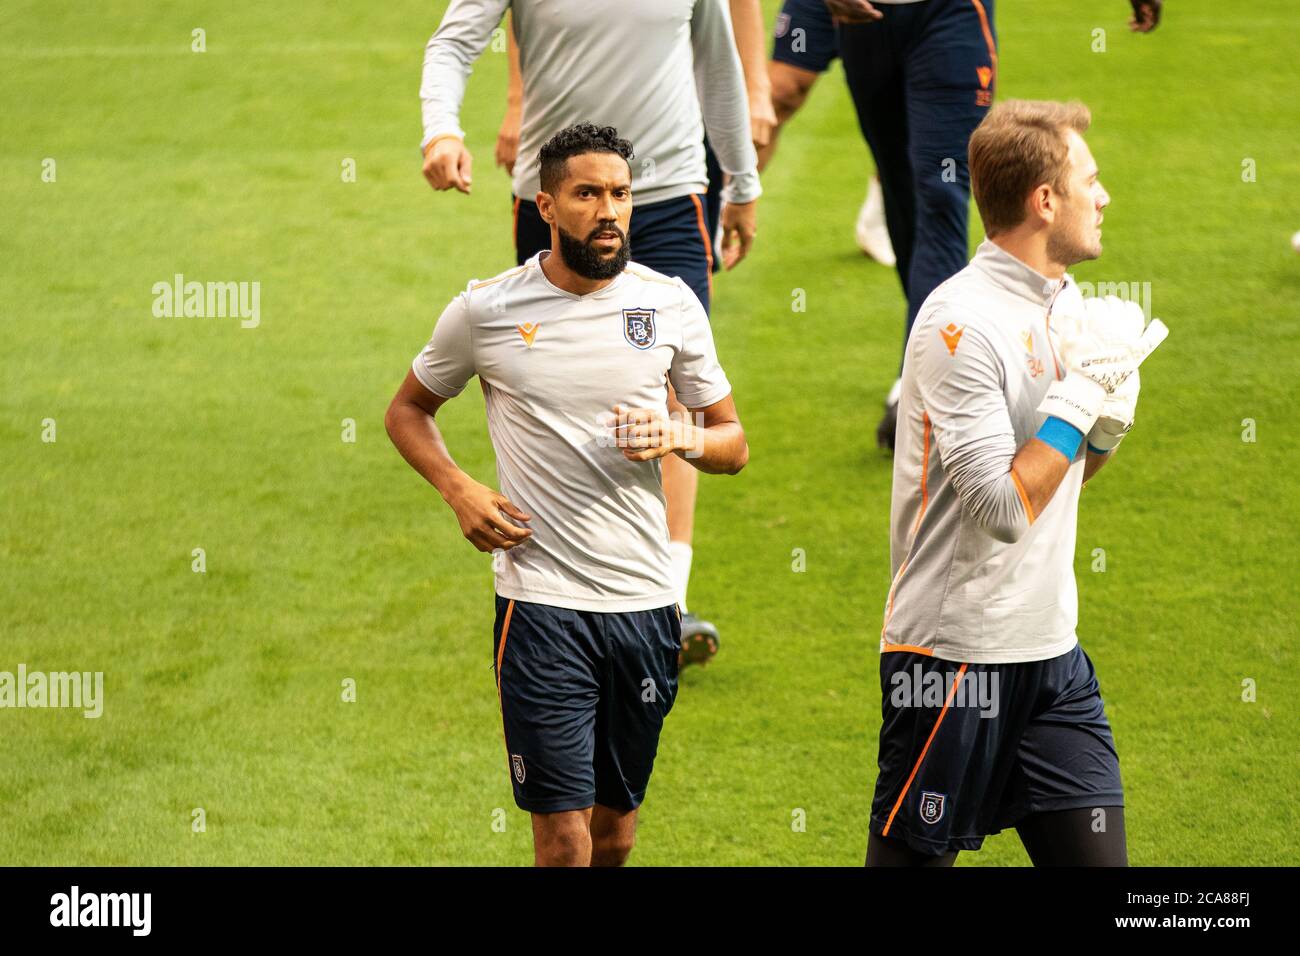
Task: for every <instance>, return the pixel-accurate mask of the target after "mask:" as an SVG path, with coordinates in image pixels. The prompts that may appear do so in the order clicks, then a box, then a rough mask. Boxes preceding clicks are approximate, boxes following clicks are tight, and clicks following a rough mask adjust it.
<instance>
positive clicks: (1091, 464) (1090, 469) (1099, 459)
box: [1083, 448, 1115, 482]
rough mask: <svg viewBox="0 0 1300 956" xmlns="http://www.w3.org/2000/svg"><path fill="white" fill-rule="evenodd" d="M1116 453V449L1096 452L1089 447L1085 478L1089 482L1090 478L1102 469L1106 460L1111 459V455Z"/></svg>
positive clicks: (1084, 470)
mask: <svg viewBox="0 0 1300 956" xmlns="http://www.w3.org/2000/svg"><path fill="white" fill-rule="evenodd" d="M1114 453H1115V451H1114V449H1111V450H1110V451H1104V452H1095V451H1093V450H1092V449H1091V448H1089V449H1088V457H1087V460H1086V461H1085V462H1084V465H1083V480H1084V481H1085V482H1087V481H1088V479H1089V478H1091V477H1092V476H1093V475H1095V474H1096V473H1097V472H1099V471H1101V469H1102V466H1103V465H1105V464H1106V462H1108V461H1110V456H1111V455H1113V454H1114Z"/></svg>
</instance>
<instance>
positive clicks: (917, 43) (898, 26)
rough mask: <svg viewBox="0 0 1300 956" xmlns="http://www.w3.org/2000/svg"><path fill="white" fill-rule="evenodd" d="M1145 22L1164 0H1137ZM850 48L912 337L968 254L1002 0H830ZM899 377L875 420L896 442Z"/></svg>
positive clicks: (852, 80) (852, 77) (845, 51)
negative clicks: (997, 5)
mask: <svg viewBox="0 0 1300 956" xmlns="http://www.w3.org/2000/svg"><path fill="white" fill-rule="evenodd" d="M1131 3H1132V6H1133V11H1134V19H1133V20H1132V21H1130V24H1129V25H1130V27H1131V28H1132V29H1134V30H1136V31H1139V32H1147V31H1149V30H1151V29H1153V28H1154V27H1155V25H1156V23H1158V22H1159V19H1160V3H1159V0H1131ZM826 6H827V8H828V9H829V10H830V12H831V14H832V15H833V16H834V17H835V18H836V19H837V21H838V22H839V53H840V59H841V60H842V61H843V63H844V76H845V79H846V80H847V81H848V85H849V93H850V94H851V95H852V97H853V104H854V107H855V108H856V109H857V113H858V125H859V126H861V128H862V134H863V136H865V137H866V140H867V143H868V144H869V145H870V146H871V153H872V155H873V156H874V157H875V159H876V168H877V170H878V171H879V173H880V182H881V187H882V188H883V190H884V198H885V203H884V204H885V218H886V222H887V225H888V227H889V238H890V241H891V243H892V245H893V250H894V253H895V256H896V257H897V269H898V277H899V279H900V280H901V282H902V285H903V294H904V295H905V296H906V298H907V321H906V324H905V326H904V332H903V342H904V343H906V342H907V337H908V333H909V332H910V331H911V328H912V323H913V322H914V321H915V319H916V314H917V312H918V311H919V310H920V308H921V303H923V302H924V301H925V299H926V297H927V296H928V295H929V294H930V293H931V291H933V290H934V288H935V286H937V285H938V284H939V283H940V282H942V281H943V280H945V279H947V278H948V277H949V276H951V275H952V274H953V273H955V272H956V271H957V270H958V269H960V268H961V267H962V266H963V265H964V264H965V263H966V256H967V252H968V247H967V235H966V227H967V215H968V207H969V205H970V189H969V183H970V176H969V173H968V171H967V169H966V144H967V142H968V141H969V139H970V134H971V131H972V130H974V129H975V127H976V126H977V125H978V124H979V122H980V120H982V119H983V118H984V115H985V114H986V113H987V111H988V108H989V106H990V105H991V104H992V102H993V94H994V91H995V89H996V87H997V72H998V70H997V66H998V52H997V40H996V37H995V35H994V27H993V0H871V2H868V0H826ZM898 388H899V383H898V382H897V381H896V382H895V383H894V385H893V387H892V388H891V389H890V391H889V394H888V396H887V397H886V399H885V414H884V416H883V417H882V418H881V420H880V423H879V425H877V426H876V443H877V444H878V445H879V446H880V447H881V448H886V449H889V450H891V451H892V450H893V448H894V439H895V430H896V421H897V414H898Z"/></svg>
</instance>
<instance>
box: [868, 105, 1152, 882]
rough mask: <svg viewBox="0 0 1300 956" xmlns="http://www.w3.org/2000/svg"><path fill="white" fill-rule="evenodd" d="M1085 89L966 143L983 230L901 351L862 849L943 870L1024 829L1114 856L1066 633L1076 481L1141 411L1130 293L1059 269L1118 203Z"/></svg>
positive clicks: (1106, 786) (1110, 755) (1093, 254)
mask: <svg viewBox="0 0 1300 956" xmlns="http://www.w3.org/2000/svg"><path fill="white" fill-rule="evenodd" d="M1090 121H1091V118H1090V115H1089V112H1088V110H1087V108H1086V107H1084V106H1083V105H1081V104H1079V103H1071V104H1061V103H1050V102H1035V101H1023V100H1006V101H1003V102H1001V103H999V104H998V105H996V106H994V107H993V108H992V110H991V111H990V112H989V114H988V116H987V117H985V119H984V121H983V122H982V123H981V124H980V126H979V127H978V128H977V129H976V130H975V132H974V135H973V136H972V137H971V141H970V151H969V161H970V170H971V179H972V184H973V188H974V193H975V201H976V205H977V206H978V208H979V212H980V217H981V218H982V219H983V221H984V229H985V232H986V235H987V236H988V238H987V239H986V240H985V241H984V242H983V243H981V244H980V246H979V249H978V251H977V252H976V254H975V257H974V259H972V260H971V262H970V264H969V265H967V266H966V267H965V268H964V269H962V270H961V271H960V272H958V273H957V274H956V275H955V276H953V277H952V278H950V279H948V280H947V281H946V282H944V283H943V284H942V285H940V286H939V287H938V288H937V289H936V290H935V291H934V292H933V293H931V295H930V296H929V297H928V298H927V299H926V301H925V304H924V305H923V306H922V308H921V310H920V313H919V315H918V316H917V320H916V325H915V328H914V329H913V330H912V336H911V338H910V339H909V340H908V344H907V350H906V353H905V356H904V360H903V378H902V387H901V394H900V397H899V406H898V448H897V452H896V455H895V458H894V487H893V501H892V508H891V512H890V534H891V539H890V559H891V564H892V567H893V571H894V579H893V584H892V586H891V587H890V589H889V596H888V598H887V600H886V606H885V617H884V626H883V628H882V630H881V641H880V649H881V657H880V681H881V693H882V695H883V700H882V704H881V709H882V714H883V718H884V720H883V723H882V725H881V728H880V750H879V776H878V778H877V780H876V790H875V800H874V802H873V805H872V813H871V835H870V839H869V842H868V849H867V863H868V865H890V864H915V865H950V864H951V863H952V862H953V860H954V859H955V858H956V855H957V853H958V851H961V850H976V849H979V847H980V845H981V843H982V842H983V840H984V837H985V836H986V835H987V834H991V833H997V832H998V831H999V830H1001V829H1003V828H1005V827H1012V826H1013V827H1015V828H1016V829H1017V831H1018V832H1019V834H1020V837H1021V840H1022V841H1023V842H1024V845H1025V849H1026V850H1027V851H1028V853H1029V856H1030V858H1031V859H1032V860H1033V862H1034V863H1035V864H1036V865H1049V864H1070V865H1123V864H1125V863H1126V862H1127V851H1126V847H1125V838H1124V809H1123V804H1124V799H1123V791H1122V787H1121V785H1120V773H1119V759H1118V755H1117V752H1116V749H1115V743H1114V740H1113V738H1112V736H1111V730H1110V725H1109V723H1108V722H1107V719H1106V714H1105V712H1104V710H1103V709H1102V700H1101V694H1100V690H1099V688H1098V684H1097V678H1096V675H1095V673H1094V671H1093V667H1092V662H1091V661H1090V660H1089V659H1088V655H1087V654H1085V653H1084V652H1083V649H1082V648H1081V647H1080V646H1079V640H1078V637H1077V636H1076V634H1075V627H1076V624H1077V620H1078V613H1077V609H1078V601H1077V591H1076V585H1075V580H1074V572H1073V563H1074V545H1075V525H1076V521H1077V517H1078V505H1079V491H1080V489H1081V487H1082V486H1083V483H1084V482H1085V481H1086V480H1088V479H1089V478H1090V477H1091V476H1092V475H1094V474H1095V473H1096V472H1097V470H1098V469H1099V468H1101V467H1102V466H1103V465H1104V464H1105V463H1106V462H1107V461H1108V460H1109V459H1110V456H1111V454H1112V452H1113V449H1114V447H1115V446H1116V445H1117V444H1118V443H1119V441H1120V440H1121V439H1122V438H1123V437H1124V434H1125V433H1126V432H1127V431H1128V429H1129V428H1130V427H1131V426H1132V424H1133V418H1134V414H1135V406H1136V402H1137V393H1138V388H1139V379H1138V375H1137V371H1136V369H1137V365H1138V363H1139V362H1140V361H1141V360H1142V358H1143V357H1144V356H1145V355H1146V354H1147V352H1149V351H1150V349H1151V348H1154V346H1155V345H1156V344H1158V343H1159V338H1160V334H1161V332H1162V331H1163V329H1164V326H1163V324H1161V323H1160V322H1159V321H1158V320H1157V321H1155V322H1152V323H1151V326H1150V327H1149V328H1147V329H1146V330H1145V331H1144V330H1143V325H1144V324H1145V318H1144V317H1143V315H1142V312H1141V309H1140V308H1139V307H1138V306H1136V305H1134V304H1126V303H1122V302H1120V301H1119V300H1118V299H1113V298H1108V299H1106V300H1096V299H1092V300H1088V302H1087V303H1086V304H1085V302H1084V300H1083V299H1082V297H1081V296H1080V294H1079V291H1078V286H1077V285H1076V284H1075V283H1074V281H1073V279H1072V278H1071V277H1070V276H1069V275H1068V274H1067V273H1066V269H1067V268H1069V267H1070V266H1071V265H1073V264H1074V263H1076V262H1082V261H1084V260H1087V259H1095V258H1097V257H1098V256H1099V255H1101V222H1102V210H1103V209H1104V208H1105V206H1106V205H1107V204H1108V203H1109V201H1110V198H1109V196H1107V194H1106V191H1105V189H1103V188H1102V185H1101V182H1100V180H1099V179H1098V172H1097V165H1096V163H1095V162H1094V160H1093V157H1092V155H1091V153H1090V152H1089V150H1088V146H1087V144H1086V143H1085V142H1084V140H1083V136H1082V134H1083V132H1084V131H1085V130H1087V128H1088V125H1089V123H1090Z"/></svg>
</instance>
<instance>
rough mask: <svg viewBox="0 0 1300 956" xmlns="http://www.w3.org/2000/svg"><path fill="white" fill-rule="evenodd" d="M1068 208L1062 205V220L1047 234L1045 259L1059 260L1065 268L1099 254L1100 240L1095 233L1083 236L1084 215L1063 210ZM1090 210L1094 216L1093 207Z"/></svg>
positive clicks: (1096, 256)
mask: <svg viewBox="0 0 1300 956" xmlns="http://www.w3.org/2000/svg"><path fill="white" fill-rule="evenodd" d="M1069 208H1070V207H1069V205H1066V206H1065V207H1064V209H1063V210H1062V211H1063V212H1064V216H1063V217H1062V221H1061V222H1059V223H1057V226H1056V228H1055V229H1053V230H1052V231H1051V232H1050V233H1048V235H1047V260H1048V261H1049V262H1059V263H1061V264H1062V265H1064V266H1065V267H1066V268H1069V267H1070V266H1072V265H1074V264H1075V263H1078V262H1086V261H1087V260H1089V259H1096V258H1098V257H1100V256H1101V242H1100V241H1099V240H1098V239H1097V237H1096V236H1095V235H1094V236H1092V237H1091V238H1087V237H1085V235H1084V231H1085V229H1086V227H1085V226H1084V221H1085V220H1084V217H1083V216H1081V215H1078V214H1076V213H1074V212H1065V210H1068V209H1069ZM1090 212H1091V214H1092V215H1093V216H1094V217H1095V216H1096V215H1097V212H1096V210H1095V209H1092V210H1090Z"/></svg>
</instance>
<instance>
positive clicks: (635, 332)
mask: <svg viewBox="0 0 1300 956" xmlns="http://www.w3.org/2000/svg"><path fill="white" fill-rule="evenodd" d="M631 159H632V146H631V144H630V143H629V142H628V141H627V140H625V139H621V138H619V136H618V134H617V132H616V131H615V130H614V129H612V128H609V127H604V128H598V127H596V126H593V125H591V124H581V125H576V126H573V127H570V128H568V129H565V130H562V131H560V132H559V133H557V134H556V135H555V136H554V137H552V138H551V139H550V140H549V141H548V142H547V143H546V144H545V145H544V146H543V147H542V149H541V153H540V156H539V157H538V161H537V167H538V176H539V180H540V183H541V187H542V188H541V190H540V191H539V192H538V193H537V194H536V201H537V208H538V214H539V215H540V216H541V217H542V219H543V221H544V222H546V224H547V225H548V227H549V228H550V230H551V245H550V248H548V249H545V250H542V251H540V252H538V253H537V254H536V255H533V256H532V257H531V258H529V260H528V261H527V262H526V263H524V264H523V265H522V266H519V267H517V268H513V269H511V270H509V271H507V272H503V273H501V274H500V275H498V276H496V277H495V278H493V279H488V280H487V281H485V282H471V283H470V284H469V286H468V288H467V289H466V290H465V291H464V292H463V293H461V294H460V295H459V296H457V297H456V298H455V299H454V300H452V302H451V304H450V305H448V306H447V308H446V309H445V310H444V311H443V313H442V316H441V317H440V318H439V319H438V322H437V325H436V326H435V328H434V330H433V337H432V338H431V339H430V341H429V343H428V345H426V346H425V348H424V350H423V351H421V352H420V354H419V355H418V356H417V357H416V359H415V361H414V363H413V364H412V367H411V370H410V371H409V372H407V375H406V380H405V381H404V382H403V383H402V386H401V388H400V389H399V390H398V392H397V395H396V397H394V399H393V401H392V404H391V405H390V406H389V409H388V415H387V418H386V425H387V428H388V434H389V435H390V436H391V438H392V440H393V443H394V444H395V445H396V446H397V448H398V450H399V451H400V452H401V453H402V456H403V457H404V458H405V459H406V460H407V461H408V462H409V463H410V465H411V467H413V468H414V469H415V470H416V471H417V472H419V473H420V475H422V476H423V477H424V478H425V479H426V480H427V481H428V482H429V483H430V484H432V485H433V486H434V487H435V488H437V489H438V492H439V493H440V494H441V495H442V497H443V499H444V500H445V501H446V502H447V504H448V505H450V506H451V508H452V510H453V511H454V512H455V513H456V518H457V520H458V521H459V523H460V528H461V531H462V533H463V534H464V536H465V537H466V538H467V539H468V540H469V541H470V542H471V543H472V544H473V545H474V546H475V547H476V548H478V549H479V550H480V551H497V550H498V549H499V554H498V555H497V556H496V560H494V567H495V571H496V623H495V626H494V633H495V647H494V660H495V662H496V682H497V691H498V694H499V696H500V701H501V715H502V722H503V726H504V729H505V745H506V753H507V759H508V766H509V771H510V774H511V777H512V779H513V781H514V795H515V802H516V803H517V804H518V805H519V807H520V808H522V809H524V810H527V811H528V812H529V813H531V814H532V820H533V840H534V856H535V861H536V863H537V864H538V865H561V864H563V865H579V866H584V865H588V864H591V865H596V866H601V865H620V864H622V863H623V862H624V860H626V858H627V855H628V853H629V852H630V851H631V849H632V844H633V840H634V836H635V832H636V817H637V808H638V807H639V806H640V805H641V801H642V799H643V798H644V797H645V792H646V786H647V784H648V782H649V779H650V772H651V768H652V767H653V765H654V758H655V752H656V749H657V747H658V742H659V733H660V729H661V728H662V726H663V721H664V717H665V716H667V714H668V711H669V709H670V708H671V707H672V705H673V700H674V698H675V697H676V693H677V667H678V662H677V657H678V653H679V652H680V647H681V644H680V640H681V638H680V619H679V614H678V609H677V606H676V593H677V592H676V588H675V586H674V584H673V578H672V559H671V556H670V554H669V551H668V529H667V523H666V520H665V515H664V496H663V491H662V488H661V486H660V477H661V468H662V465H663V462H664V461H665V460H667V459H668V458H669V457H673V458H677V459H679V460H683V461H686V462H688V463H689V464H690V465H691V466H693V467H695V468H698V469H700V470H701V471H706V472H710V473H725V474H734V473H736V472H738V471H739V470H740V469H741V468H743V467H744V466H745V462H746V461H747V460H748V457H749V447H748V445H747V444H746V442H745V433H744V430H743V429H742V427H741V424H740V421H739V419H738V418H737V416H736V407H735V404H734V403H733V401H732V399H731V386H730V384H729V383H728V381H727V377H726V375H725V373H724V372H723V370H722V367H721V366H720V365H719V364H718V359H717V355H716V352H715V350H714V345H713V337H712V335H711V333H710V330H709V322H708V317H707V316H706V315H705V313H704V308H703V306H702V305H701V304H700V302H699V299H697V298H696V296H695V293H694V292H692V291H691V289H690V287H689V286H688V285H687V284H686V283H685V282H683V281H682V280H681V279H678V278H670V277H668V276H665V275H662V274H661V273H658V272H655V271H653V270H651V269H648V268H646V267H644V266H642V265H639V264H637V263H634V262H630V261H629V258H628V257H629V251H630V250H629V244H628V239H627V235H628V229H629V227H630V222H631V218H632V179H633V177H632V172H631V166H630V165H629V161H630V160H631ZM474 375H478V377H479V381H480V383H481V384H482V386H483V394H484V396H485V401H486V405H487V420H488V432H489V434H490V436H491V439H492V445H493V448H495V450H496V459H497V480H498V483H499V487H500V491H495V490H493V489H492V488H490V487H488V486H486V485H483V484H480V483H479V482H477V481H475V480H474V479H473V478H471V477H470V476H469V475H468V474H466V473H465V472H463V471H461V470H460V469H459V468H458V467H457V466H456V463H455V462H454V461H453V460H452V458H451V455H450V454H449V452H448V450H447V448H446V446H445V445H444V443H443V440H442V437H441V435H440V434H439V431H438V427H437V425H436V424H435V416H436V415H437V413H438V409H439V408H440V407H441V406H442V404H443V403H444V402H445V401H447V400H448V399H450V398H453V397H455V396H456V395H458V394H460V392H461V390H462V389H463V388H464V387H465V385H466V383H467V382H468V381H469V379H470V378H471V377H472V376H474ZM669 382H671V383H672V385H673V387H674V388H675V389H676V391H677V395H678V396H679V398H680V399H681V401H682V402H683V403H685V405H686V406H687V407H688V408H689V409H690V410H691V413H692V416H691V418H690V420H676V419H673V420H670V419H668V418H667V407H666V402H667V397H668V391H667V386H668V383H669ZM695 421H699V422H700V425H698V426H697V425H695V424H692V422H695Z"/></svg>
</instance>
